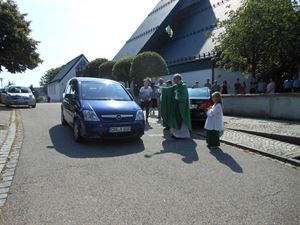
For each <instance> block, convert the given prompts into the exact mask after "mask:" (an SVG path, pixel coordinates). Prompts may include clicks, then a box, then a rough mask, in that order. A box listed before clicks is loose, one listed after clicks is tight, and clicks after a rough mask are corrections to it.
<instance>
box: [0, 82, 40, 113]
mask: <svg viewBox="0 0 300 225" xmlns="http://www.w3.org/2000/svg"><path fill="white" fill-rule="evenodd" d="M5 93H6V94H5V98H4V104H5V105H6V107H10V106H12V105H18V106H28V107H32V108H35V107H36V100H35V97H34V95H33V94H32V92H31V90H30V89H29V88H28V87H22V86H9V87H8V88H6V91H5Z"/></svg>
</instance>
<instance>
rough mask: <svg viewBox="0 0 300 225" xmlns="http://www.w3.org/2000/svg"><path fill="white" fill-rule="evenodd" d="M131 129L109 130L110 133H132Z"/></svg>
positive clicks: (117, 128)
mask: <svg viewBox="0 0 300 225" xmlns="http://www.w3.org/2000/svg"><path fill="white" fill-rule="evenodd" d="M130 131H131V127H111V128H109V132H110V133H123V132H130Z"/></svg>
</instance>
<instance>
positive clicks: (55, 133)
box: [47, 125, 145, 158]
mask: <svg viewBox="0 0 300 225" xmlns="http://www.w3.org/2000/svg"><path fill="white" fill-rule="evenodd" d="M49 134H50V138H51V141H52V144H53V145H52V146H47V148H49V149H55V150H56V151H58V152H59V153H61V154H64V155H66V156H68V157H71V158H105V157H117V156H124V155H130V154H136V153H139V152H142V151H144V150H145V146H144V143H143V141H142V140H138V141H128V140H127V141H126V140H124V141H123V140H122V142H121V141H94V140H91V141H86V142H83V143H82V144H78V143H76V142H74V140H73V136H72V130H71V129H70V127H68V126H65V127H64V126H62V125H56V126H54V127H52V128H51V129H50V130H49Z"/></svg>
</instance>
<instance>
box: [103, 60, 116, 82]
mask: <svg viewBox="0 0 300 225" xmlns="http://www.w3.org/2000/svg"><path fill="white" fill-rule="evenodd" d="M115 63H116V62H115V61H107V62H105V63H102V64H101V65H100V66H99V73H100V77H101V78H107V79H113V77H112V70H113V67H114V65H115Z"/></svg>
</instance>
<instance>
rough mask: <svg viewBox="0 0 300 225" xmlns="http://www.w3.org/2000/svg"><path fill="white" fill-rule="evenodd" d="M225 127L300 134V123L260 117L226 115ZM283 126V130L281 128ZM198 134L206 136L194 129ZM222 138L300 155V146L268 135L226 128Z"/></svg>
mask: <svg viewBox="0 0 300 225" xmlns="http://www.w3.org/2000/svg"><path fill="white" fill-rule="evenodd" d="M224 120H225V127H226V128H229V127H232V128H235V129H239V128H241V127H243V129H245V130H247V129H248V130H250V129H251V130H259V131H260V132H274V133H275V132H277V133H280V134H282V135H299V137H300V124H298V123H293V122H282V121H270V120H258V119H244V118H238V117H227V116H226V117H224ZM149 122H150V124H153V123H157V119H154V118H150V119H149ZM281 128H282V130H280V129H281ZM193 133H194V134H196V135H201V136H205V131H204V130H203V129H197V130H194V131H193ZM221 140H222V141H224V142H226V143H231V144H234V145H237V146H240V147H245V148H249V149H253V150H257V151H259V152H262V153H267V154H271V155H275V156H279V157H285V158H290V159H294V158H298V157H300V146H299V145H294V144H290V143H286V142H283V141H278V140H274V139H270V138H266V137H261V136H257V135H253V134H248V133H244V132H238V131H234V130H230V129H225V132H224V134H223V136H222V137H221Z"/></svg>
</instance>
